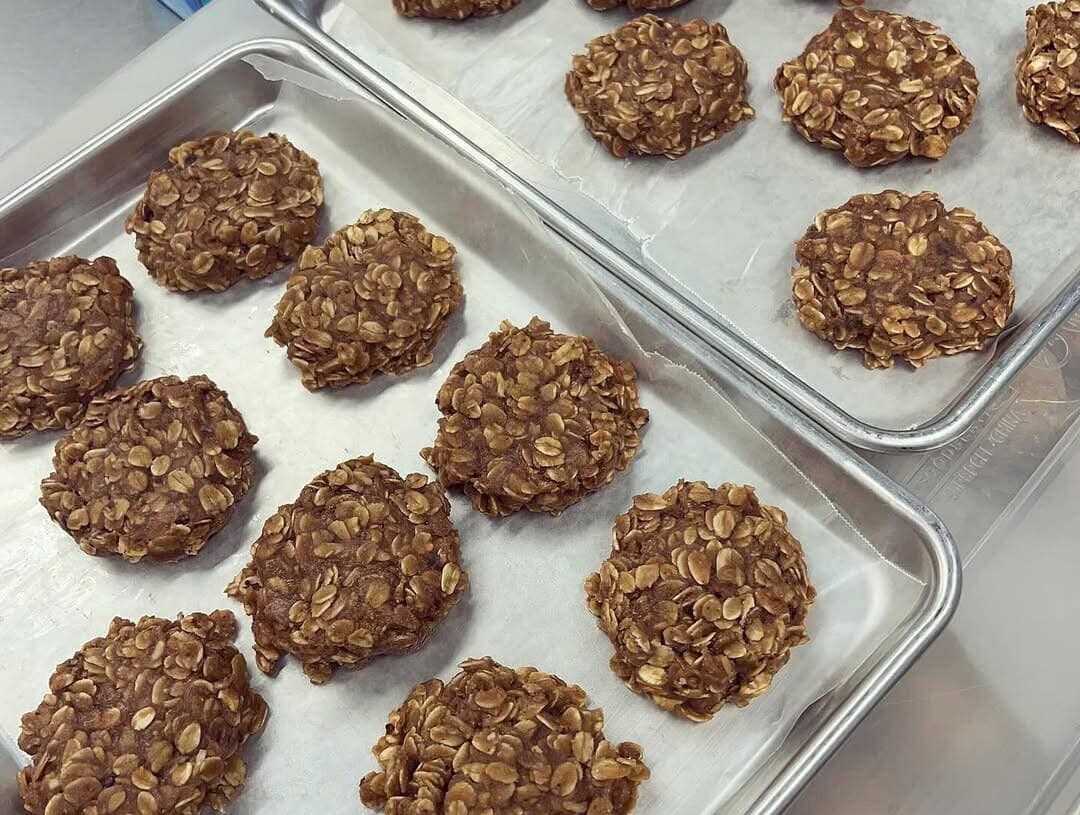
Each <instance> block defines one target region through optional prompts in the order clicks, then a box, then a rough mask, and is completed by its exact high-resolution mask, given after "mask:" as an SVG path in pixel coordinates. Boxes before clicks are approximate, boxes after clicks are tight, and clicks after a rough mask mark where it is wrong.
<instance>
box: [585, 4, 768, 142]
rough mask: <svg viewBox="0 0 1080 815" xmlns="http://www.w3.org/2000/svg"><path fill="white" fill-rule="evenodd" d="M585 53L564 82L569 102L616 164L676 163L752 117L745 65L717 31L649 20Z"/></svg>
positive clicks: (699, 23)
mask: <svg viewBox="0 0 1080 815" xmlns="http://www.w3.org/2000/svg"><path fill="white" fill-rule="evenodd" d="M586 49H587V51H586V53H585V54H578V55H575V56H574V59H573V67H572V69H571V70H570V73H568V74H567V75H566V98H567V99H569V100H570V104H571V105H572V106H573V108H574V110H576V111H577V112H578V114H579V115H580V116H581V118H582V119H583V120H584V121H585V126H586V127H587V128H588V130H589V132H590V133H592V134H593V136H595V137H596V139H597V140H598V141H599V142H600V143H601V144H603V145H604V147H606V148H607V149H608V150H610V151H611V152H612V153H613V154H614V155H615V156H618V157H619V158H623V157H625V156H631V155H634V156H656V155H662V156H667V157H668V158H672V159H674V158H678V157H679V156H683V155H686V153H688V152H689V151H690V150H693V149H694V148H695V147H698V146H699V145H702V144H707V143H708V142H711V141H713V140H714V139H718V138H720V137H721V136H723V135H724V134H725V133H727V132H728V131H730V130H732V129H733V128H734V127H735V126H736V125H737V124H738V123H739V122H741V121H744V120H746V119H751V118H753V116H754V109H753V108H752V107H750V105H749V103H748V102H747V101H746V72H747V69H746V61H745V60H744V59H743V56H742V54H741V53H740V52H739V49H738V48H736V47H735V46H734V45H732V44H731V41H730V40H729V39H728V33H727V29H725V28H724V27H723V26H722V25H720V24H719V23H708V22H706V21H704V20H691V21H690V22H688V23H680V22H678V21H675V20H665V19H664V18H662V17H658V16H656V15H655V14H646V15H645V16H643V17H638V18H637V19H636V20H632V21H630V22H629V23H627V24H626V25H624V26H621V27H620V28H617V29H616V30H615V31H613V32H612V33H610V34H605V35H604V36H602V37H597V38H596V39H594V40H592V41H591V42H590V43H589V44H588V45H587V46H586Z"/></svg>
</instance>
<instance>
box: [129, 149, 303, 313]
mask: <svg viewBox="0 0 1080 815" xmlns="http://www.w3.org/2000/svg"><path fill="white" fill-rule="evenodd" d="M169 165H170V166H169V167H167V168H165V169H163V170H155V171H154V172H152V173H151V174H150V180H149V182H147V185H146V192H145V194H144V195H143V197H142V199H140V201H139V203H138V204H136V205H135V210H134V211H133V212H132V213H131V214H130V215H129V216H128V218H127V221H126V222H125V224H124V229H126V230H127V231H128V232H130V233H133V234H134V235H135V248H136V249H138V251H139V260H140V261H142V263H143V265H144V266H146V268H147V270H148V271H149V272H150V276H151V277H153V278H154V280H156V281H157V282H158V283H160V284H161V285H162V286H164V287H165V288H167V289H170V290H172V291H224V290H225V289H227V288H229V287H230V286H232V285H233V284H234V283H236V282H238V281H240V280H256V279H258V278H261V277H266V276H267V275H268V274H272V273H273V272H275V271H277V270H278V269H280V268H281V267H282V266H284V265H286V264H287V263H289V262H290V261H292V260H294V259H296V258H297V257H298V256H299V255H300V252H301V251H302V250H303V248H304V247H305V246H306V245H307V244H308V242H309V241H311V239H312V238H314V237H315V233H316V231H317V230H318V225H319V211H320V209H321V208H322V203H323V185H322V178H320V176H319V165H318V163H317V162H316V161H315V160H314V159H313V158H311V156H309V155H308V154H307V153H305V152H303V151H302V150H298V149H297V148H296V147H294V146H293V145H292V144H291V143H290V142H289V140H288V139H286V138H285V137H284V136H279V135H277V134H275V133H271V134H269V135H267V136H256V135H255V134H254V133H251V132H250V131H247V130H240V131H237V132H235V133H216V134H212V135H209V136H206V137H204V138H202V139H198V140H196V141H189V142H184V143H183V144H181V145H180V146H178V147H174V148H173V149H172V150H170V151H169Z"/></svg>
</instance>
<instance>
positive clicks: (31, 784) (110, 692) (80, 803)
mask: <svg viewBox="0 0 1080 815" xmlns="http://www.w3.org/2000/svg"><path fill="white" fill-rule="evenodd" d="M235 635H236V619H235V618H234V617H233V615H232V613H231V612H228V611H215V612H213V613H211V614H209V615H207V614H188V615H180V616H179V617H177V619H176V620H175V621H171V620H163V619H160V618H158V617H143V618H142V619H140V620H139V622H138V623H132V622H131V621H129V620H124V619H121V618H119V617H117V618H115V619H114V620H113V621H112V624H111V625H110V626H109V632H108V634H106V635H105V636H104V637H98V638H97V639H93V640H91V641H90V642H88V643H86V644H85V645H84V646H83V647H82V648H80V649H79V650H78V651H77V652H76V653H75V655H74V656H73V657H72V658H71V659H69V660H67V661H66V662H62V663H60V664H59V665H58V666H57V667H56V670H55V671H54V672H53V675H52V676H51V677H50V678H49V692H48V694H46V696H45V698H44V699H43V700H42V702H41V704H40V705H38V707H37V709H36V710H35V711H33V712H32V713H27V714H26V715H25V716H23V717H22V730H21V733H20V735H19V747H20V748H21V749H22V750H23V751H24V752H26V753H28V754H29V756H30V762H31V763H30V764H29V765H28V766H27V767H25V768H24V769H23V770H22V771H21V772H20V773H19V777H18V781H19V793H20V794H21V796H22V800H23V805H24V806H25V808H26V811H27V812H30V813H33V815H104V813H112V814H113V815H146V813H157V814H158V815H170V814H171V813H177V814H178V815H179V814H180V813H183V815H195V813H197V812H199V811H200V810H202V809H203V808H204V806H207V805H208V806H209V807H211V808H212V809H215V810H219V811H220V810H222V809H223V808H224V807H225V805H226V804H227V803H228V802H229V801H230V800H232V799H233V798H234V797H235V796H236V794H237V792H238V791H239V789H240V787H242V786H243V784H244V781H245V778H246V776H247V765H246V764H245V763H244V760H243V758H242V757H241V751H242V749H243V747H244V745H245V743H246V742H247V741H248V739H250V738H251V737H252V736H254V735H255V734H256V733H258V732H259V731H260V730H261V729H262V727H263V723H264V721H265V720H266V716H267V707H266V702H265V701H263V699H262V697H261V696H259V695H258V694H257V693H255V692H254V691H253V690H251V688H250V687H249V685H248V671H247V664H246V663H245V662H244V657H243V656H241V655H240V653H239V652H238V651H237V650H236V648H234V647H233V645H232V639H233V637H234V636H235Z"/></svg>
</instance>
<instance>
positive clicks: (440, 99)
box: [322, 0, 1080, 430]
mask: <svg viewBox="0 0 1080 815" xmlns="http://www.w3.org/2000/svg"><path fill="white" fill-rule="evenodd" d="M875 5H878V4H875ZM1029 5H1031V2H1030V0H993V2H990V3H987V2H983V1H982V0H951V1H950V2H948V3H942V2H940V1H939V0H898V1H897V2H895V3H893V4H892V6H890V8H892V9H894V10H896V11H899V12H902V13H905V14H911V15H914V16H917V17H921V18H923V19H928V20H931V21H933V22H935V23H937V24H938V25H940V26H941V27H942V28H943V29H944V31H945V32H946V33H948V34H949V35H951V36H952V37H953V38H954V39H955V41H956V42H957V44H958V45H959V47H960V49H961V50H962V51H963V52H964V53H965V54H966V55H967V57H968V58H969V59H970V60H971V61H972V62H973V64H974V65H975V67H976V69H977V71H978V74H979V78H980V81H981V83H982V90H981V95H980V100H979V103H978V108H977V110H976V116H975V120H974V123H973V125H972V127H971V129H970V130H969V131H968V132H967V133H965V134H964V135H963V136H962V137H960V138H959V139H958V140H957V141H956V142H955V143H954V146H953V148H952V151H951V152H950V153H949V155H948V156H947V157H946V158H945V159H944V160H943V161H941V162H929V161H924V160H917V161H903V162H900V163H899V164H896V165H893V166H892V167H889V168H883V169H875V170H859V169H856V168H853V167H850V166H849V165H848V164H847V163H846V162H845V161H844V160H843V159H842V158H841V157H840V156H839V155H837V154H833V153H829V152H828V151H826V150H824V149H822V148H821V147H819V146H817V145H810V144H807V143H806V142H804V141H803V140H802V137H800V136H799V135H798V134H797V133H795V131H794V129H793V128H791V127H790V126H789V125H786V124H783V123H782V122H781V121H780V105H779V99H778V97H777V95H776V92H775V91H774V90H773V88H772V81H773V77H774V75H775V71H776V69H777V67H778V66H779V65H780V64H781V63H782V62H784V61H785V60H787V59H790V58H792V57H794V56H795V55H797V54H798V53H800V52H801V51H802V49H803V47H804V46H805V44H806V42H807V41H808V40H809V39H810V37H811V36H813V35H814V34H815V33H817V32H818V31H820V30H821V29H823V28H824V27H825V26H826V25H827V24H828V21H829V19H830V16H831V15H832V13H833V12H834V11H835V10H836V8H837V3H836V2H835V0H693V2H691V3H689V4H687V5H686V6H684V7H681V8H679V9H677V10H676V11H674V12H671V13H670V16H672V17H675V18H678V19H684V20H685V19H692V18H696V17H703V18H706V19H710V20H712V19H715V20H719V21H721V22H722V23H724V25H725V26H727V28H728V31H729V33H730V35H731V38H732V41H733V42H734V43H735V45H737V46H738V47H739V48H740V49H741V50H742V51H743V53H744V55H745V56H746V58H747V61H748V63H749V65H750V102H751V104H753V105H754V106H755V107H756V108H757V118H756V119H755V120H753V121H751V122H749V123H747V124H743V125H740V126H739V127H738V128H737V129H736V130H735V131H734V132H733V133H731V134H729V135H728V136H726V137H724V138H723V139H722V140H720V141H719V142H717V143H714V144H712V145H709V146H706V147H703V148H701V149H699V150H696V151H694V152H692V153H690V154H689V155H688V156H687V157H685V158H682V159H680V160H678V161H674V162H671V161H668V160H666V159H662V158H656V159H644V160H641V159H639V160H617V159H614V158H612V157H611V156H610V155H609V154H608V153H607V152H605V151H604V149H603V148H601V147H600V146H599V144H597V143H596V142H595V141H594V140H593V138H592V137H591V136H590V135H589V134H588V133H587V132H586V131H585V128H584V127H583V126H582V124H581V122H580V120H579V119H578V117H577V115H576V114H575V113H574V112H573V111H572V110H571V108H570V106H569V104H568V103H567V101H566V98H565V96H564V95H563V90H562V88H563V77H564V76H565V74H566V71H567V70H568V69H569V67H570V58H571V55H573V54H574V53H581V52H582V51H583V50H584V44H585V43H586V42H587V41H588V40H590V39H592V38H593V37H596V36H598V35H600V34H603V33H605V32H607V31H609V30H611V29H613V28H615V27H616V26H618V25H621V24H622V23H624V22H625V21H626V20H628V19H629V18H630V15H629V14H628V13H627V12H626V11H624V10H618V11H612V12H608V13H604V14H601V13H597V12H594V11H592V10H591V9H589V8H588V7H587V6H586V5H585V3H584V0H522V2H521V4H520V6H518V7H517V8H516V9H515V10H514V11H513V12H510V13H507V14H504V15H502V16H500V17H494V18H490V19H486V20H472V21H469V22H467V23H463V24H454V23H446V22H436V21H425V20H404V19H402V18H400V17H399V16H398V15H397V14H395V13H394V11H393V9H392V8H391V4H390V2H389V0H336V2H331V3H330V4H329V5H328V11H327V13H326V14H325V15H324V18H323V20H322V25H323V26H324V27H325V28H326V30H327V31H328V32H329V33H330V34H331V35H333V36H334V37H335V38H337V39H338V40H339V41H340V42H342V43H344V44H346V45H347V46H348V47H350V48H351V49H352V50H354V51H355V52H356V53H357V54H359V55H360V56H361V57H362V58H364V59H365V60H368V61H369V62H371V63H372V64H373V65H376V66H377V67H379V68H380V70H384V71H385V72H386V73H387V75H388V76H390V77H391V78H392V79H394V80H395V81H398V82H399V83H400V84H408V85H409V90H410V92H411V93H413V94H414V95H417V96H423V97H425V101H426V103H428V104H429V105H430V106H432V107H433V108H434V109H435V110H436V111H437V112H439V113H440V114H441V115H443V116H445V117H449V118H450V119H451V120H452V121H454V122H455V123H458V124H460V122H467V121H468V119H469V117H470V114H469V111H470V110H471V111H473V112H475V114H478V115H479V117H481V118H482V119H484V120H486V121H487V122H488V123H490V124H491V125H493V126H494V128H495V129H497V130H498V131H501V132H502V133H503V134H504V135H505V136H506V137H508V138H509V139H510V140H512V141H513V142H514V143H515V144H517V145H520V146H521V147H522V148H524V150H525V151H526V152H527V153H529V154H531V155H532V156H533V157H535V158H536V159H537V160H538V161H539V162H540V164H541V165H544V166H547V167H553V168H555V170H556V171H557V172H558V173H559V174H560V175H561V176H562V177H563V178H564V179H565V180H566V182H567V185H568V186H571V187H577V188H579V189H580V190H581V191H582V192H584V193H585V194H586V195H587V196H588V197H590V198H592V199H595V200H596V201H597V202H599V204H601V205H602V206H603V207H604V208H606V209H607V210H608V211H609V213H610V216H609V218H608V219H607V220H608V221H610V223H606V224H595V225H596V226H597V227H598V228H599V229H600V230H601V231H607V229H610V228H612V227H614V228H616V229H622V230H623V231H625V232H627V233H629V235H630V239H631V240H632V241H633V242H634V243H637V244H639V245H640V247H641V251H642V252H643V254H644V256H645V258H646V262H647V264H648V265H649V267H650V268H651V269H652V270H653V271H654V272H655V273H656V274H657V275H659V276H661V277H663V278H664V279H667V280H668V281H669V282H674V283H675V284H676V285H677V286H678V287H680V288H681V289H682V290H684V291H687V292H689V293H691V294H692V296H694V297H696V298H698V299H700V300H701V301H702V302H703V303H705V304H707V305H708V306H710V307H712V308H713V309H714V310H715V311H716V312H718V313H719V314H720V315H721V316H723V317H724V318H726V319H727V320H728V321H729V322H730V323H731V324H732V325H733V326H734V327H735V328H736V329H737V330H738V331H739V332H740V333H742V334H743V335H744V336H745V337H746V338H747V339H749V340H750V341H751V342H753V343H754V344H755V345H757V346H758V347H759V348H760V349H761V350H762V351H764V352H766V353H767V354H769V355H770V356H771V357H772V358H773V359H775V360H776V361H777V362H778V363H779V364H780V365H782V366H783V367H785V368H786V369H788V370H789V371H791V372H793V373H794V374H796V375H797V376H799V377H801V378H802V379H803V380H804V381H805V382H806V383H807V384H808V385H809V386H810V387H812V388H813V389H815V390H817V391H818V392H820V393H822V394H823V395H825V396H826V397H828V398H829V399H830V400H831V401H832V402H833V403H834V404H836V405H838V406H839V407H841V408H842V409H844V410H845V411H847V412H848V413H850V414H851V415H853V416H854V417H855V418H857V419H860V420H863V421H865V422H867V423H870V424H873V425H875V426H877V427H881V428H883V429H888V430H901V429H908V428H913V427H917V426H920V425H923V424H926V423H927V422H929V421H930V420H932V419H934V418H935V417H936V416H937V415H939V414H940V413H942V412H943V411H944V410H946V409H947V408H948V406H949V405H950V404H951V403H952V402H953V401H954V400H956V399H957V398H958V397H960V396H961V395H962V394H963V393H964V392H965V391H966V390H967V388H968V387H969V386H970V385H971V384H972V383H973V382H974V381H975V380H976V379H977V378H978V376H979V375H980V373H981V372H982V371H983V369H984V368H985V367H986V365H987V364H988V362H989V361H990V359H991V356H992V354H991V353H990V352H986V353H977V354H963V355H960V356H958V357H953V358H951V359H947V360H938V361H935V362H933V363H932V364H931V365H929V366H928V367H927V368H925V369H923V370H921V371H912V370H911V369H910V368H908V367H907V366H906V364H903V363H898V364H897V366H896V368H895V370H892V371H886V372H882V371H867V370H865V369H864V368H863V367H862V363H861V354H859V353H857V352H855V351H848V352H843V353H841V352H836V351H834V350H833V348H832V346H830V345H828V344H827V343H824V342H822V341H821V340H818V339H817V338H816V337H814V336H813V335H812V334H810V333H809V332H807V331H806V330H805V329H803V328H802V327H801V325H800V324H799V322H798V319H797V317H796V315H795V310H794V308H793V306H792V304H791V288H790V280H789V272H790V268H791V265H792V262H793V260H794V255H793V251H792V244H793V242H794V241H796V240H797V239H799V238H800V237H802V234H803V232H804V231H805V230H806V228H807V226H809V224H810V223H811V221H812V220H813V218H814V215H815V214H816V213H817V212H819V211H820V210H823V209H826V208H828V207H834V206H839V205H840V204H842V203H843V202H845V201H846V200H847V199H848V198H850V197H851V196H852V195H855V194H857V193H861V192H878V191H880V190H883V189H887V188H895V189H899V190H902V191H906V192H910V193H914V192H918V191H920V190H923V189H930V190H934V191H936V192H938V193H940V195H941V196H942V199H943V201H944V202H945V205H946V206H947V207H950V208H951V207H956V206H963V207H967V208H969V209H972V210H974V211H975V213H976V214H977V215H978V216H979V217H980V218H981V219H982V220H983V222H984V223H985V224H986V225H987V227H988V228H989V229H990V231H992V232H994V233H995V234H996V235H998V236H999V237H1000V238H1001V240H1002V241H1003V242H1004V243H1005V245H1006V246H1008V247H1009V248H1010V250H1011V251H1012V253H1013V257H1014V260H1015V268H1014V273H1015V277H1016V286H1017V309H1016V314H1015V315H1014V316H1013V319H1012V322H1011V326H1012V327H1013V329H1014V330H1015V328H1016V327H1017V326H1020V325H1022V324H1024V323H1026V322H1028V321H1030V320H1032V319H1033V318H1034V317H1035V315H1036V314H1037V312H1038V311H1039V309H1040V308H1042V306H1043V305H1045V304H1046V303H1047V301H1048V299H1049V298H1050V297H1051V296H1052V295H1053V294H1054V293H1055V291H1056V290H1057V289H1058V288H1059V287H1060V286H1061V285H1062V284H1064V283H1065V282H1066V281H1068V280H1070V279H1071V278H1072V277H1073V276H1074V275H1075V274H1076V272H1077V270H1078V269H1080V252H1077V251H1076V250H1077V249H1078V248H1080V247H1078V241H1077V239H1076V234H1077V230H1078V227H1080V216H1078V215H1077V212H1078V207H1080V180H1078V179H1077V174H1076V169H1077V151H1076V148H1075V147H1074V146H1072V145H1070V144H1068V143H1067V142H1066V141H1065V139H1063V138H1061V137H1060V136H1058V135H1056V134H1054V133H1053V132H1052V131H1050V130H1049V129H1048V128H1037V127H1034V126H1032V125H1029V124H1028V123H1027V122H1026V121H1025V120H1024V118H1023V116H1022V115H1021V112H1020V108H1019V105H1018V104H1017V103H1016V101H1015V98H1014V80H1013V64H1014V61H1015V58H1016V55H1017V53H1018V52H1019V51H1020V49H1021V48H1022V46H1023V43H1024V10H1025V9H1026V8H1027V6H1029ZM405 66H408V67H405ZM440 90H441V91H444V92H445V94H441V93H439V91H440ZM446 94H448V96H446ZM517 169H519V171H520V169H521V168H517ZM525 175H527V176H534V175H535V173H531V172H528V168H526V172H525Z"/></svg>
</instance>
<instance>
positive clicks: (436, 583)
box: [228, 456, 469, 684]
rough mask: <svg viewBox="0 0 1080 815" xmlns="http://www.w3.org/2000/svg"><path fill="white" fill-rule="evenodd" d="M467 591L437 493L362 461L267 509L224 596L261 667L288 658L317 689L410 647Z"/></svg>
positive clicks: (417, 478) (422, 480) (423, 480)
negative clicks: (244, 617)
mask: <svg viewBox="0 0 1080 815" xmlns="http://www.w3.org/2000/svg"><path fill="white" fill-rule="evenodd" d="M468 585H469V580H468V575H466V573H465V571H464V570H463V569H462V568H461V564H460V561H459V542H458V533H457V530H455V529H454V526H453V524H452V523H450V504H449V502H448V501H447V500H446V495H445V494H444V493H443V491H442V489H441V488H440V487H439V486H438V485H437V484H434V483H428V479H427V477H426V476H423V475H417V474H415V473H414V474H413V475H410V476H408V477H407V478H405V479H402V478H401V476H399V475H398V474H397V473H396V472H395V471H394V470H392V469H391V468H390V467H387V466H386V465H385V464H380V463H379V462H377V461H375V460H374V459H373V458H372V457H371V456H365V457H362V458H356V459H353V460H351V461H346V462H344V463H343V464H339V465H338V466H337V468H335V469H333V470H328V471H327V472H324V473H322V474H321V475H320V476H319V477H318V478H316V479H315V480H314V481H312V482H311V483H310V484H308V485H307V486H306V487H304V489H303V490H302V491H301V493H300V496H299V497H298V498H297V499H296V501H295V502H293V503H292V504H286V505H285V506H283V507H281V508H280V509H278V511H277V512H276V513H275V514H274V515H272V516H271V517H270V519H269V520H268V521H267V522H266V524H265V525H264V526H263V531H262V535H261V536H260V537H259V539H258V540H257V541H255V543H254V544H253V545H252V547H251V562H250V563H249V564H248V565H247V566H246V567H245V568H244V570H243V571H242V572H241V573H240V574H239V575H238V576H237V577H236V578H235V579H234V580H233V582H232V584H231V585H230V586H229V588H228V593H229V594H230V595H231V596H233V597H237V598H239V599H240V600H242V601H243V603H244V608H245V609H246V610H247V612H248V614H250V615H251V627H252V631H253V632H254V635H255V655H256V663H257V664H258V666H259V668H260V669H261V670H263V671H264V672H266V673H271V672H272V671H274V670H275V669H276V667H277V664H278V661H279V660H280V658H281V656H282V655H283V654H284V653H290V654H292V655H293V656H295V657H297V658H298V659H300V661H301V662H302V663H303V666H304V673H305V674H307V676H308V678H309V679H310V680H311V681H312V682H314V683H316V684H322V683H324V682H326V681H327V680H328V679H329V678H330V675H331V673H332V672H333V669H334V667H335V666H338V665H341V666H345V667H349V668H359V667H361V666H363V665H365V664H367V663H368V662H370V661H371V660H373V659H374V658H375V657H378V656H380V655H382V654H398V653H403V652H405V651H412V650H414V649H416V648H419V647H420V646H421V645H423V644H424V643H425V642H427V640H428V638H429V637H430V636H431V634H432V632H433V631H434V630H435V629H436V628H437V627H438V625H439V623H440V622H442V620H443V619H444V618H445V617H446V615H447V613H448V612H449V611H450V609H451V607H452V606H453V605H454V604H455V603H456V602H457V601H458V600H459V599H460V598H461V596H462V595H463V594H464V593H465V591H466V590H467V589H468Z"/></svg>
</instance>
